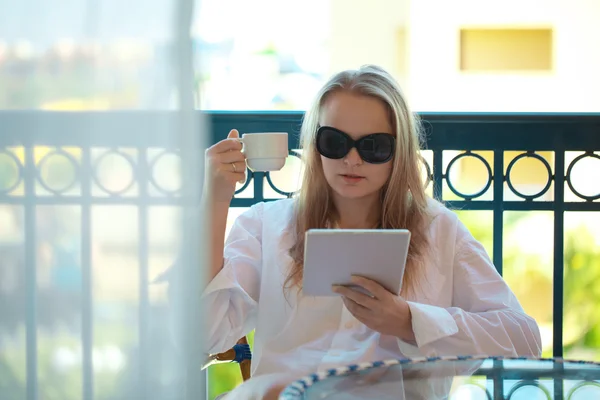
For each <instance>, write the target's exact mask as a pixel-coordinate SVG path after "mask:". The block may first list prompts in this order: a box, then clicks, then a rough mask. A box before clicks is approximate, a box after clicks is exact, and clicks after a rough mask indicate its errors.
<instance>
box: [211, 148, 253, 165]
mask: <svg viewBox="0 0 600 400" xmlns="http://www.w3.org/2000/svg"><path fill="white" fill-rule="evenodd" d="M216 158H217V159H218V161H219V162H221V163H224V164H229V163H232V162H238V161H242V162H244V161H245V160H246V155H245V154H244V153H242V152H241V151H239V150H232V151H226V152H224V153H220V154H217V155H216Z"/></svg>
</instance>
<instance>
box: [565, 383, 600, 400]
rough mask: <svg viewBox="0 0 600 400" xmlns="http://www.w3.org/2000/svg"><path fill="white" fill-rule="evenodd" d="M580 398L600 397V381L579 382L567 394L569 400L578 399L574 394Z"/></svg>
mask: <svg viewBox="0 0 600 400" xmlns="http://www.w3.org/2000/svg"><path fill="white" fill-rule="evenodd" d="M576 395H577V396H581V397H577V398H580V399H600V383H599V382H596V381H584V382H579V383H578V384H576V385H575V386H573V388H571V390H570V391H569V393H568V394H567V400H576V397H574V396H576ZM590 395H591V396H590Z"/></svg>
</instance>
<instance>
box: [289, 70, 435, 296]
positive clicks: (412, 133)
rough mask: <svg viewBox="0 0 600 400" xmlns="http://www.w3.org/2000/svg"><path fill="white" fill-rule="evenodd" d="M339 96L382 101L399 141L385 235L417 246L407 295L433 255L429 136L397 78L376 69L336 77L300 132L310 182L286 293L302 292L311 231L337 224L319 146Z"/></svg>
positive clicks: (303, 193)
mask: <svg viewBox="0 0 600 400" xmlns="http://www.w3.org/2000/svg"><path fill="white" fill-rule="evenodd" d="M338 91H349V92H353V93H357V94H361V95H365V96H371V97H374V98H377V99H379V100H381V101H382V102H383V103H384V104H385V105H386V107H387V109H388V113H389V116H390V122H391V126H392V127H393V130H394V134H395V135H396V144H397V145H396V152H395V155H394V158H393V161H392V162H393V166H392V172H391V174H390V178H389V179H388V182H387V183H386V184H385V185H384V187H383V188H382V189H381V201H382V209H381V220H380V224H379V228H381V229H408V230H410V232H411V242H410V247H409V251H408V260H407V265H406V270H405V273H404V279H403V288H402V294H403V295H406V294H407V293H408V291H410V290H412V288H413V287H414V285H415V280H416V273H417V271H418V269H419V266H420V264H422V262H423V259H424V258H425V254H426V252H427V250H428V247H429V244H428V238H427V234H426V230H427V226H428V224H427V219H428V215H427V201H428V200H427V195H426V194H425V187H424V184H423V181H422V178H421V168H422V162H421V160H422V159H421V155H420V149H421V145H422V142H423V133H422V132H423V131H422V129H421V124H420V122H419V120H418V118H417V116H416V115H413V114H412V113H411V112H410V110H409V108H408V106H407V104H406V101H405V99H404V97H403V95H402V91H401V89H400V87H399V85H398V83H396V81H395V80H394V78H393V77H392V76H391V75H390V74H389V73H387V72H386V71H385V70H383V69H381V68H379V67H377V66H372V65H367V66H363V67H361V68H360V69H358V70H348V71H343V72H340V73H338V74H336V75H335V76H333V77H332V78H331V79H330V80H329V81H328V82H327V83H326V84H325V85H324V86H323V88H322V89H321V90H320V91H319V93H318V94H317V96H316V99H315V101H314V102H313V104H312V106H311V107H310V108H309V110H308V111H307V112H306V114H305V115H304V119H303V122H302V128H301V132H300V141H301V148H302V149H303V152H302V157H303V161H304V168H305V170H304V176H303V180H302V186H301V188H300V190H299V192H298V194H297V196H298V199H297V201H296V209H295V224H294V227H295V231H296V232H295V233H296V241H295V244H294V245H293V246H292V247H291V249H290V256H291V257H292V259H293V261H294V262H293V264H292V267H291V270H290V271H289V274H288V276H287V279H286V281H285V288H287V289H289V288H290V287H293V286H297V287H298V288H300V287H301V282H302V275H303V265H304V236H305V232H306V231H307V230H309V229H317V228H326V227H329V226H331V224H332V223H333V222H335V221H332V218H334V216H335V215H336V211H335V207H334V205H333V202H332V198H331V193H330V191H331V189H330V187H329V185H328V183H327V181H326V180H325V175H324V173H323V167H322V164H321V157H320V155H319V153H318V152H317V149H316V146H315V136H316V132H317V128H318V123H319V114H320V111H321V107H322V106H323V104H324V103H325V100H326V99H327V97H328V96H329V95H330V94H332V93H334V92H338Z"/></svg>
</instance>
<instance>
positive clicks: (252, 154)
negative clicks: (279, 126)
mask: <svg viewBox="0 0 600 400" xmlns="http://www.w3.org/2000/svg"><path fill="white" fill-rule="evenodd" d="M240 141H241V142H242V144H243V149H242V152H243V153H244V154H245V155H246V164H247V165H248V168H250V169H251V170H252V171H278V170H280V169H281V168H283V166H284V165H285V159H286V158H287V156H288V134H287V132H264V133H244V134H243V135H242V138H241V139H240Z"/></svg>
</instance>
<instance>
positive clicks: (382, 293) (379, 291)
mask: <svg viewBox="0 0 600 400" xmlns="http://www.w3.org/2000/svg"><path fill="white" fill-rule="evenodd" d="M352 283H354V284H356V285H359V286H362V287H363V288H365V289H367V290H368V291H369V292H370V293H371V294H372V295H373V296H375V298H377V299H384V298H385V297H386V296H389V295H390V294H391V293H390V292H388V290H387V289H386V288H384V287H383V286H381V285H380V284H379V283H377V282H375V281H372V280H371V279H367V278H364V277H362V276H358V275H352Z"/></svg>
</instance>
